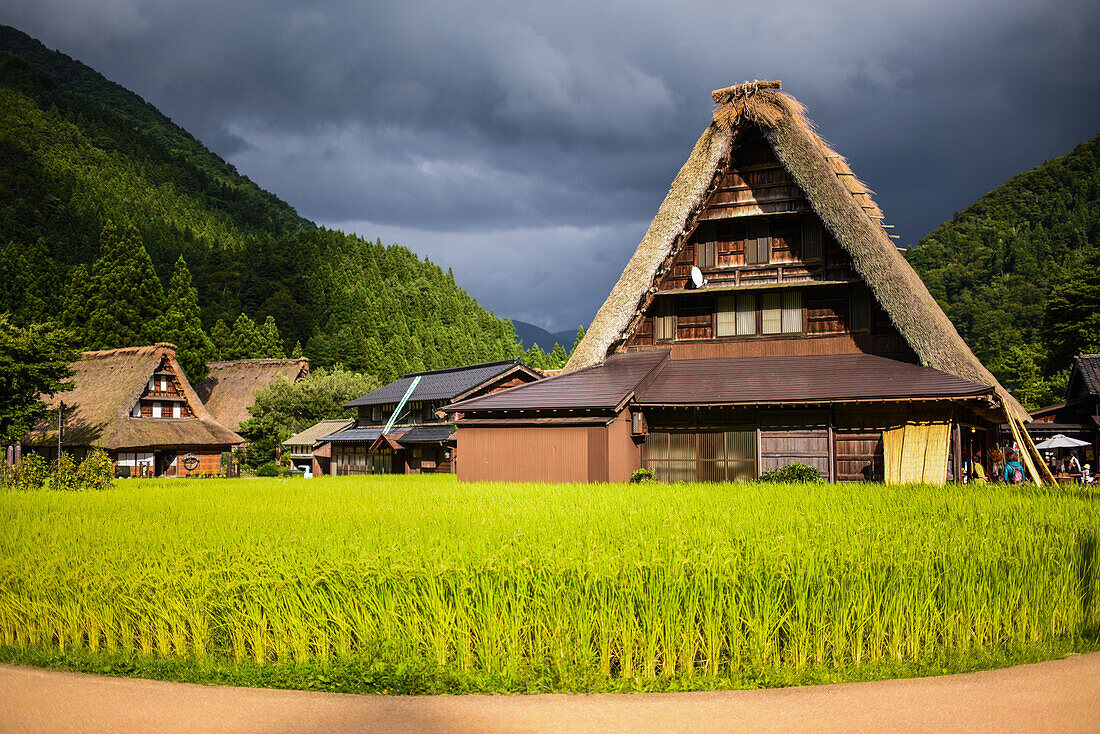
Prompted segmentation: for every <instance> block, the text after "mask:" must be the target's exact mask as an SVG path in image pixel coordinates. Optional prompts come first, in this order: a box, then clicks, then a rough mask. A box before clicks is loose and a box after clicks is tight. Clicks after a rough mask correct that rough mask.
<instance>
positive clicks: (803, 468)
mask: <svg viewBox="0 0 1100 734" xmlns="http://www.w3.org/2000/svg"><path fill="white" fill-rule="evenodd" d="M760 481H761V482H781V483H784V484H798V483H806V482H820V481H821V472H820V471H818V469H817V467H816V466H810V465H809V464H803V463H801V462H798V461H796V462H794V463H793V464H788V465H787V466H784V467H782V468H776V469H769V470H768V471H766V472H764V473H763V474H761V475H760Z"/></svg>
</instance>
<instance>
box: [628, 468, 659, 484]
mask: <svg viewBox="0 0 1100 734" xmlns="http://www.w3.org/2000/svg"><path fill="white" fill-rule="evenodd" d="M656 481H657V478H656V475H654V473H653V470H652V469H635V470H634V471H633V472H632V473H631V475H630V483H631V484H648V483H649V482H656Z"/></svg>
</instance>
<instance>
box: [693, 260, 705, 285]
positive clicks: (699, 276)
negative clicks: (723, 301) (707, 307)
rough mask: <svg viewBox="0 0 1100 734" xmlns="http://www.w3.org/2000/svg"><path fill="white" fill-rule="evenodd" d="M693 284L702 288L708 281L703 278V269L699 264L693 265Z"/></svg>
mask: <svg viewBox="0 0 1100 734" xmlns="http://www.w3.org/2000/svg"><path fill="white" fill-rule="evenodd" d="M691 284H692V286H693V287H695V288H702V287H703V286H704V285H706V284H707V281H706V280H704V279H703V271H702V270H700V269H699V268H698V267H697V266H695V265H692V266H691Z"/></svg>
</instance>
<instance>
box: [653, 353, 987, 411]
mask: <svg viewBox="0 0 1100 734" xmlns="http://www.w3.org/2000/svg"><path fill="white" fill-rule="evenodd" d="M992 392H993V388H992V387H991V386H987V385H980V384H978V383H976V382H970V381H969V380H964V379H962V378H960V377H955V376H954V375H949V374H947V373H946V372H941V371H939V370H934V369H932V368H930V367H921V366H920V365H915V364H911V363H909V362H901V361H898V360H893V359H887V358H885V357H876V356H873V355H870V354H838V355H804V356H796V357H791V356H787V357H742V358H736V359H682V360H670V361H668V362H666V363H665V364H664V365H663V367H662V368H661V370H660V372H658V373H657V375H656V377H654V379H653V380H652V381H650V382H649V384H648V385H646V386H645V387H644V388H643V389H641V390H639V391H638V394H637V395H635V398H634V401H635V402H636V403H638V404H639V405H729V404H747V405H751V404H760V403H804V402H827V401H832V400H858V399H863V398H866V399H877V398H922V397H925V398H931V397H966V396H975V395H984V394H992Z"/></svg>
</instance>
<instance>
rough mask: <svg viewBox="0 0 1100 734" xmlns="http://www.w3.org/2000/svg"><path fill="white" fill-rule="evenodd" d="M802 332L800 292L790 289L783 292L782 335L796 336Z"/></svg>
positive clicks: (796, 289) (799, 290)
mask: <svg viewBox="0 0 1100 734" xmlns="http://www.w3.org/2000/svg"><path fill="white" fill-rule="evenodd" d="M801 331H802V290H801V289H798V288H792V289H790V290H786V291H783V333H784V334H798V333H801Z"/></svg>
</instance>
